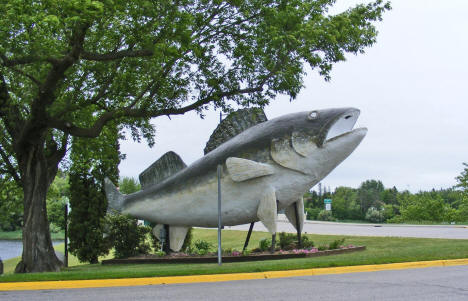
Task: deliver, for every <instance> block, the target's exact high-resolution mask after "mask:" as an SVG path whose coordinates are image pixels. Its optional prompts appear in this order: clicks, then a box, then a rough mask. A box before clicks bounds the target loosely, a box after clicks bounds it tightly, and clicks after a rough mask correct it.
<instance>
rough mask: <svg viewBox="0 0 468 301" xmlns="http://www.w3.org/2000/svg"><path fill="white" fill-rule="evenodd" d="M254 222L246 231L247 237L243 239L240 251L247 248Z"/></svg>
mask: <svg viewBox="0 0 468 301" xmlns="http://www.w3.org/2000/svg"><path fill="white" fill-rule="evenodd" d="M254 224H255V222H253V223H251V224H250V227H249V233H247V238H246V239H245V243H244V248H243V249H242V252H244V251H245V250H246V249H247V246H248V245H249V241H250V235H252V230H253V227H254Z"/></svg>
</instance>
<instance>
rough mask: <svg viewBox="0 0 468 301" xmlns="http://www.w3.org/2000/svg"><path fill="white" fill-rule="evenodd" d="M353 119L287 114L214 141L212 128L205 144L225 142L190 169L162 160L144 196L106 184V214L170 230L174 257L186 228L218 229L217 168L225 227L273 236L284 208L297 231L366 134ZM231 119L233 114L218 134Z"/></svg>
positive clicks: (145, 178)
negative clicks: (307, 204) (310, 196)
mask: <svg viewBox="0 0 468 301" xmlns="http://www.w3.org/2000/svg"><path fill="white" fill-rule="evenodd" d="M244 112H248V113H250V114H254V113H252V112H253V111H249V110H244ZM257 112H258V110H257ZM261 114H263V112H261ZM263 116H264V114H263ZM358 117H359V110H357V109H354V108H342V109H327V110H318V111H309V112H300V113H294V114H288V115H284V116H281V117H278V118H275V119H272V120H269V121H264V122H260V123H258V119H259V118H253V119H251V121H247V122H246V121H245V120H241V122H239V123H237V124H240V125H241V126H238V128H239V127H240V128H241V130H239V129H238V130H237V131H236V130H235V129H234V130H232V129H231V135H230V136H229V135H226V134H225V133H224V135H225V137H214V136H216V135H217V132H218V134H219V135H223V134H222V133H221V131H218V129H217V131H215V133H214V134H213V135H212V137H211V138H210V141H211V140H213V139H214V140H215V141H219V140H221V142H223V141H225V142H224V143H222V144H220V145H219V146H217V147H216V148H214V149H213V150H211V151H210V152H208V153H207V154H206V155H205V156H204V157H202V158H201V159H199V160H197V161H195V162H194V163H193V164H192V165H190V166H188V167H187V166H186V165H185V164H184V163H183V161H182V160H181V159H180V157H179V156H178V155H177V154H175V153H173V152H168V153H166V154H165V155H163V156H162V157H161V158H160V159H159V160H158V161H156V162H155V163H154V164H152V165H151V166H150V167H149V168H148V169H146V170H145V171H144V172H143V173H142V174H140V182H141V184H142V188H143V190H141V191H139V192H136V193H132V194H129V195H122V194H120V193H119V192H118V190H117V189H116V187H115V186H114V185H113V184H112V183H111V182H110V181H109V180H108V179H106V182H105V189H106V194H107V198H108V200H109V207H110V208H111V209H114V210H117V211H120V212H122V213H126V214H129V215H131V216H134V217H136V218H139V219H143V220H147V221H151V222H154V223H156V224H160V225H163V224H166V225H169V226H170V230H169V236H170V247H171V249H172V250H174V251H178V250H179V249H180V248H181V246H182V243H183V241H184V238H185V235H186V233H187V229H188V228H189V227H191V226H198V227H217V223H218V206H217V198H218V189H217V172H216V171H217V165H218V164H222V165H223V169H222V171H223V172H222V175H221V187H222V222H223V225H226V226H232V225H239V224H246V223H252V222H256V221H261V222H262V223H263V224H264V225H265V227H266V228H267V229H268V231H269V232H270V233H272V234H275V233H276V221H277V212H278V210H280V209H284V210H285V213H286V216H287V217H288V219H289V221H290V222H291V223H292V224H293V225H294V227H297V226H298V227H299V229H297V230H298V231H301V230H302V225H303V221H304V203H303V200H302V196H303V195H304V193H305V192H307V191H309V189H310V188H311V187H313V186H314V185H315V184H316V183H318V182H319V181H320V180H322V179H323V178H324V177H325V176H326V175H328V174H329V173H330V172H331V171H332V170H333V169H334V168H335V167H336V166H337V165H338V164H340V163H341V162H342V161H343V160H344V159H345V158H346V157H348V156H349V155H350V154H351V153H352V152H353V151H354V149H355V148H356V147H357V146H358V145H359V143H360V142H361V141H362V139H363V138H364V136H365V135H366V133H367V129H366V128H358V129H354V130H353V127H354V124H355V123H356V120H357V118H358ZM235 119H236V112H235V113H234V114H233V115H232V116H229V117H227V118H226V119H225V120H223V122H222V123H221V124H220V125H219V126H218V128H220V127H222V126H223V123H224V122H226V123H229V122H231V123H232V122H233V120H235ZM260 119H261V118H260ZM252 120H253V121H252ZM263 120H266V118H264V119H263ZM260 121H261V120H260ZM249 122H250V124H249ZM252 123H257V124H255V125H253V124H252ZM227 128H229V126H228V127H227ZM231 128H232V127H231ZM233 132H234V133H233ZM216 139H218V140H216ZM209 143H210V142H209ZM296 210H298V212H299V214H296ZM296 216H298V219H299V220H298V221H296ZM155 229H156V228H155ZM153 232H157V231H153Z"/></svg>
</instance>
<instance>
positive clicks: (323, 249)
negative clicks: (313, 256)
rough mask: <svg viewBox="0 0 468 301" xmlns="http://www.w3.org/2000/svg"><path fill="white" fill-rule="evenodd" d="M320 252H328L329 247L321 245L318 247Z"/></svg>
mask: <svg viewBox="0 0 468 301" xmlns="http://www.w3.org/2000/svg"><path fill="white" fill-rule="evenodd" d="M317 249H318V250H319V251H325V250H328V246H327V245H320V246H318V248H317Z"/></svg>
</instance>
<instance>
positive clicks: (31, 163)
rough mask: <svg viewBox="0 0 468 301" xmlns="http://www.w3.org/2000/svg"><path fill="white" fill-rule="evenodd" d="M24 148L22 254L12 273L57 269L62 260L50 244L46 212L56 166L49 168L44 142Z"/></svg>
mask: <svg viewBox="0 0 468 301" xmlns="http://www.w3.org/2000/svg"><path fill="white" fill-rule="evenodd" d="M24 151H25V152H24V153H23V154H22V156H21V157H20V160H19V162H18V163H19V167H20V170H21V175H22V181H23V192H24V218H23V219H24V225H23V255H22V257H21V261H20V263H18V265H17V266H16V269H15V273H30V272H47V271H58V270H60V267H61V266H62V265H63V263H62V262H61V261H60V260H59V259H58V258H57V256H56V255H55V251H54V248H53V246H52V239H51V237H50V232H49V222H48V219H47V211H46V196H47V191H48V189H49V186H50V184H51V183H52V181H53V179H54V177H55V175H56V173H57V167H56V166H55V167H52V168H48V166H47V158H46V157H45V155H44V151H43V143H38V144H29V145H28V147H27V149H24Z"/></svg>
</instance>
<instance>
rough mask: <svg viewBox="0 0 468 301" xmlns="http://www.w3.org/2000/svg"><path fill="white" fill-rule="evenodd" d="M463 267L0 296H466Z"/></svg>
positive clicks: (3, 295) (1, 296) (1, 295)
mask: <svg viewBox="0 0 468 301" xmlns="http://www.w3.org/2000/svg"><path fill="white" fill-rule="evenodd" d="M467 279H468V266H454V267H436V268H424V269H409V270H398V271H380V272H367V273H353V274H341V275H323V276H306V277H292V278H280V279H264V280H249V281H230V282H214V283H191V284H172V285H154V286H152V285H151V286H139V287H117V288H93V289H69V290H43V291H20V292H0V300H52V301H53V300H60V301H63V300H67V301H73V300H77V301H83V300H93V301H98V300H106V301H108V300H171V301H175V300H207V301H210V300H242V301H244V300H265V301H272V300H346V301H353V300H359V301H361V300H416V301H417V300H423V301H428V300H468V281H467Z"/></svg>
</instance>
